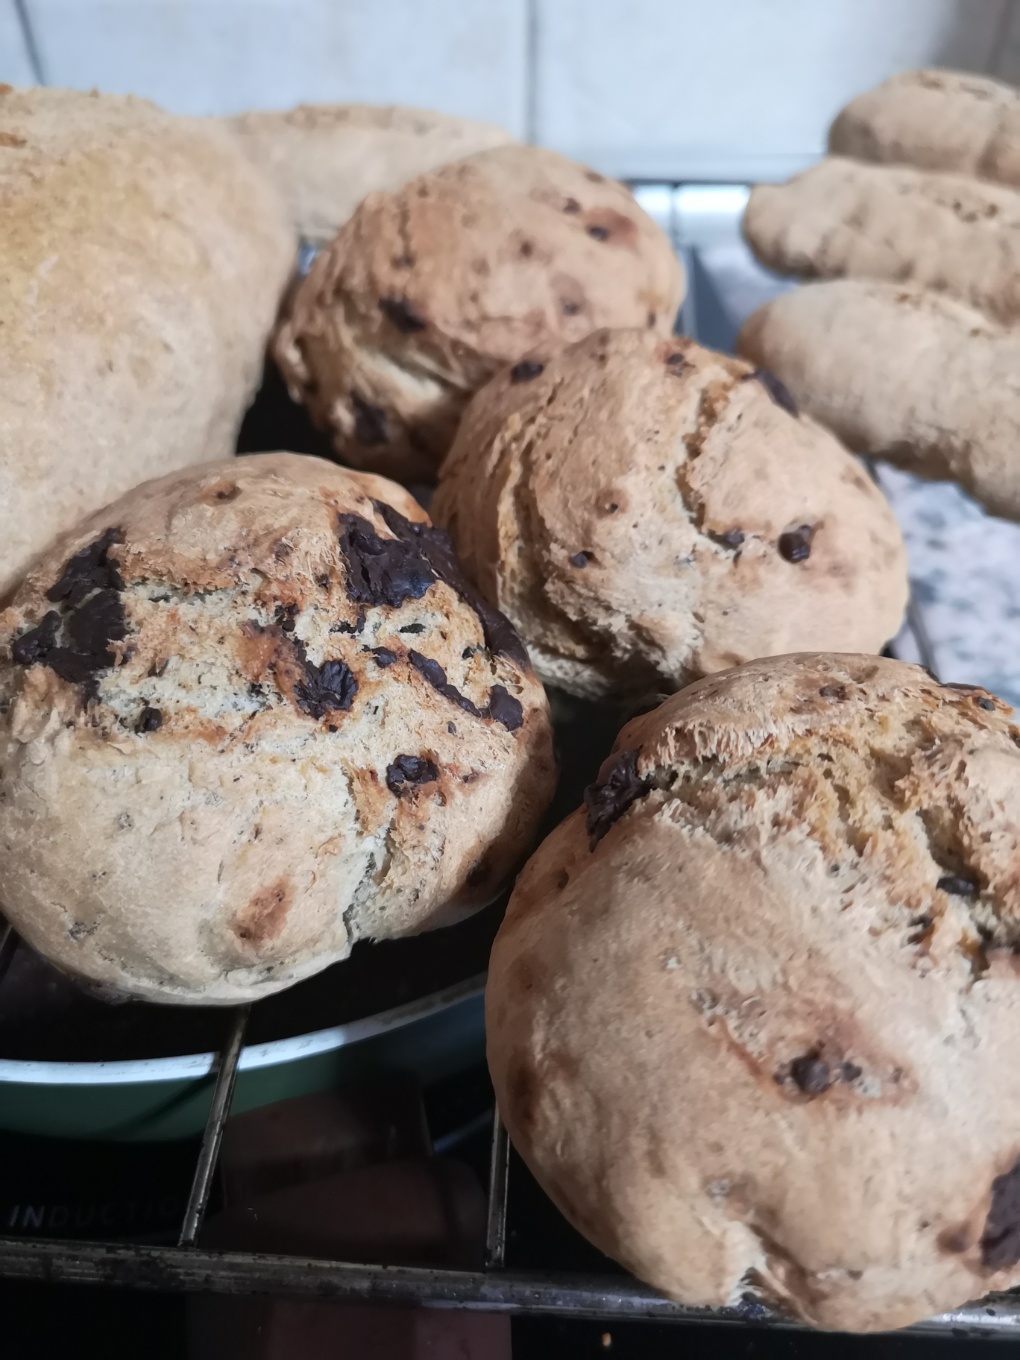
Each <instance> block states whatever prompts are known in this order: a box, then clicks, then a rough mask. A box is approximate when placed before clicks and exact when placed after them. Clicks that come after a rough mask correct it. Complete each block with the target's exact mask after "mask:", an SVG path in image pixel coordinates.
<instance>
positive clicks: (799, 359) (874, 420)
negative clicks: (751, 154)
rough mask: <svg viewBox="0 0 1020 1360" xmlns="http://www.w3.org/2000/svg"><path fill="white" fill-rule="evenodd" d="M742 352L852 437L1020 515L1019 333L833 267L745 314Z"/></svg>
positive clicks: (849, 440) (948, 301) (868, 449)
mask: <svg viewBox="0 0 1020 1360" xmlns="http://www.w3.org/2000/svg"><path fill="white" fill-rule="evenodd" d="M739 348H740V352H741V353H742V354H743V355H744V356H745V357H746V358H748V359H750V360H751V361H752V363H758V364H764V365H765V366H766V367H768V368H771V369H772V370H773V372H775V373H778V374H779V376H780V377H781V378H782V379H783V381H784V382H785V383H786V384H787V385H788V386H789V388H790V390H791V391H792V392H793V393H794V395H795V396H796V398H797V400H798V401H799V402H801V403H802V405H803V406H804V409H805V410H806V411H810V413H811V414H812V415H813V416H814V417H815V418H816V419H818V420H820V421H822V422H823V424H825V425H827V426H828V427H829V429H831V430H832V431H833V432H834V433H835V434H837V435H838V436H839V438H840V439H842V440H843V441H844V442H845V443H846V444H847V445H848V446H849V447H850V448H852V449H856V450H858V451H859V452H860V453H862V454H871V455H873V456H875V457H881V458H885V459H887V460H888V461H890V462H893V463H896V464H898V465H899V466H900V467H904V468H907V469H908V470H909V471H911V472H915V473H920V474H921V475H922V476H926V477H951V478H953V479H954V480H956V481H958V482H959V483H960V484H961V486H963V487H965V488H966V489H967V490H968V491H969V492H970V494H971V495H972V496H975V497H976V498H977V499H978V500H979V501H981V502H982V504H984V505H986V506H987V507H988V509H989V510H991V511H992V513H993V514H997V515H1005V516H1007V517H1009V518H1011V519H1020V458H1018V456H1017V449H1018V448H1020V391H1018V387H1017V375H1018V374H1020V335H1018V333H1017V332H1016V331H1015V330H1014V329H1012V328H1009V327H1004V326H1000V325H997V324H996V323H995V322H994V321H991V320H989V319H988V318H987V317H986V316H983V315H982V314H981V313H980V312H975V311H974V310H973V309H972V308H970V307H967V306H965V305H964V304H963V303H962V302H956V301H955V300H954V299H952V298H949V297H946V296H945V295H944V294H940V293H933V292H930V291H929V290H927V289H920V288H916V287H907V286H905V285H903V284H893V283H881V282H876V281H873V280H869V279H835V280H831V281H829V282H826V283H814V284H809V285H807V286H806V287H803V288H797V289H793V290H792V291H790V292H788V293H783V294H781V295H780V296H779V297H777V298H775V299H773V301H771V302H768V303H766V304H765V306H764V307H762V308H760V309H759V310H758V311H757V312H755V313H754V315H753V316H751V317H750V318H749V319H748V321H747V322H746V323H745V325H744V328H743V330H742V331H741V335H740V341H739Z"/></svg>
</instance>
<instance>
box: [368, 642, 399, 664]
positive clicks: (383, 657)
mask: <svg viewBox="0 0 1020 1360" xmlns="http://www.w3.org/2000/svg"><path fill="white" fill-rule="evenodd" d="M371 650H372V655H373V656H374V657H375V660H376V664H377V665H379V666H382V668H383V669H384V670H385V668H386V667H387V666H392V665H393V663H394V661H396V659H397V654H396V652H391V651H390V649H389V648H388V647H373V648H372V649H371Z"/></svg>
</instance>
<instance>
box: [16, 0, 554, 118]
mask: <svg viewBox="0 0 1020 1360" xmlns="http://www.w3.org/2000/svg"><path fill="white" fill-rule="evenodd" d="M525 2H526V0H29V3H30V7H31V13H32V16H33V20H34V23H35V27H36V32H37V35H38V40H39V46H40V49H41V51H42V56H43V61H44V65H45V68H46V71H47V76H48V79H49V81H50V83H51V84H54V85H66V86H71V87H78V88H87V87H91V86H93V85H95V86H98V87H99V88H100V89H103V90H107V91H112V92H117V93H133V94H143V95H147V96H148V97H149V98H151V99H154V100H156V102H157V103H160V104H163V105H164V106H165V107H167V108H169V109H173V110H174V111H176V112H181V113H232V112H236V111H237V110H240V109H244V108H285V107H287V106H289V105H291V104H295V103H298V102H300V101H302V100H338V101H346V100H365V101H368V102H372V103H404V104H412V105H418V106H421V107H426V108H437V109H442V110H444V111H446V112H448V113H457V114H462V115H465V116H469V117H475V118H484V119H489V120H491V121H493V122H497V123H502V124H503V125H504V126H506V127H509V128H510V130H511V131H513V132H515V133H517V134H521V133H522V132H523V130H524V118H525V86H526V82H525V60H526V28H527V26H526V14H525ZM0 3H3V0H0Z"/></svg>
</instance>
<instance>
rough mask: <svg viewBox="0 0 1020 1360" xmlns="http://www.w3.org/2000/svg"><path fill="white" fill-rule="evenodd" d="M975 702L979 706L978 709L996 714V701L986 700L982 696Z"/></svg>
mask: <svg viewBox="0 0 1020 1360" xmlns="http://www.w3.org/2000/svg"><path fill="white" fill-rule="evenodd" d="M974 702H975V703H976V704H977V706H978V708H983V709H984V710H985V712H986V713H994V712H995V700H994V699H986V698H985V697H984V696H983V695H982V697H981V698H979V699H975V700H974Z"/></svg>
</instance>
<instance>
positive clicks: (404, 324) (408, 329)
mask: <svg viewBox="0 0 1020 1360" xmlns="http://www.w3.org/2000/svg"><path fill="white" fill-rule="evenodd" d="M379 310H380V311H381V312H382V314H383V315H384V316H385V317H386V320H387V321H390V322H392V323H393V325H394V326H396V328H397V330H398V331H400V333H401V334H402V335H414V333H415V332H416V331H423V330H424V329H425V327H426V326H427V325H428V322H427V321H426V320H425V319H424V318H423V317H420V316H419V315H418V313H417V312H416V311H415V310H414V308H413V307H412V306H411V304H410V303H409V302H408V300H407V298H406V297H384V298H380V299H379Z"/></svg>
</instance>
